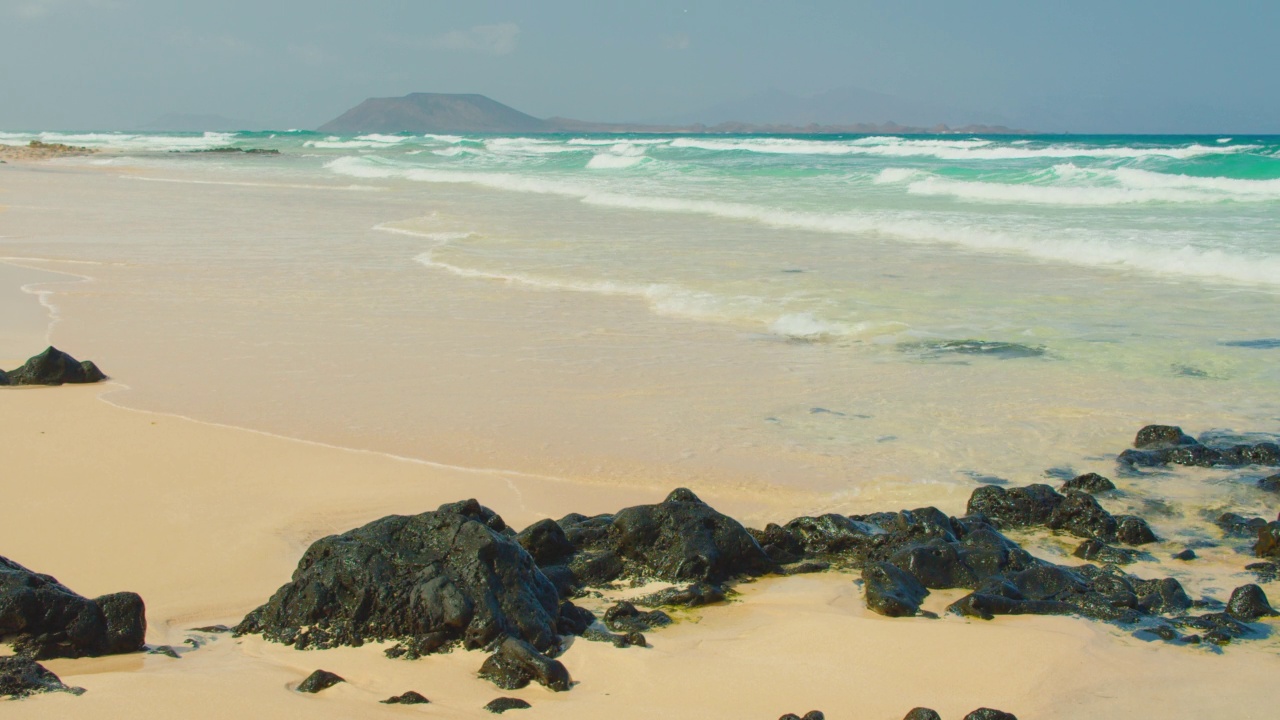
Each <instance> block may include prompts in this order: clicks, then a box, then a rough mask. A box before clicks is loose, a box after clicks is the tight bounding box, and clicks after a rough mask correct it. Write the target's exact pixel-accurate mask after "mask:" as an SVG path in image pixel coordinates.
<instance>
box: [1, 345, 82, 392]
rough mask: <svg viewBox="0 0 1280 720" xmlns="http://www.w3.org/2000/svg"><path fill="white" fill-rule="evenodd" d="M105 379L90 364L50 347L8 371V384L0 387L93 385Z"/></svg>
mask: <svg viewBox="0 0 1280 720" xmlns="http://www.w3.org/2000/svg"><path fill="white" fill-rule="evenodd" d="M106 377H107V376H106V375H103V374H102V371H101V370H99V369H98V366H97V365H94V364H93V363H92V362H90V361H88V360H85V361H84V362H80V361H79V360H76V359H75V358H73V357H71V356H70V355H68V354H66V353H64V352H62V351H61V350H59V349H57V348H55V347H53V346H52V345H50V346H49V347H48V348H46V349H45V351H44V352H42V353H40V354H39V355H35V356H33V357H31V358H30V359H28V360H27V362H26V363H25V364H23V366H22V367H20V368H18V369H16V370H10V371H9V372H8V374H7V380H8V382H0V385H6V384H7V385H62V384H64V383H77V384H79V383H95V382H99V381H101V380H105V379H106Z"/></svg>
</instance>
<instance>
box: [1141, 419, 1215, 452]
mask: <svg viewBox="0 0 1280 720" xmlns="http://www.w3.org/2000/svg"><path fill="white" fill-rule="evenodd" d="M1198 444H1199V443H1198V441H1197V440H1196V439H1195V438H1193V437H1191V436H1190V435H1188V434H1186V433H1184V432H1182V428H1180V427H1178V426H1176V425H1148V426H1146V427H1144V428H1142V429H1141V430H1139V431H1138V434H1137V436H1136V437H1134V439H1133V446H1134V447H1135V448H1137V449H1138V450H1148V449H1159V448H1170V447H1177V446H1179V445H1198Z"/></svg>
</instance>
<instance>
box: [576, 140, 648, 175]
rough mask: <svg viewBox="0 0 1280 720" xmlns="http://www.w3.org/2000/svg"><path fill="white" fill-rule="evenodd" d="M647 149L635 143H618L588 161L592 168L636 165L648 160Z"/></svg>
mask: <svg viewBox="0 0 1280 720" xmlns="http://www.w3.org/2000/svg"><path fill="white" fill-rule="evenodd" d="M644 152H645V149H644V148H643V147H638V146H636V145H635V144H633V143H616V144H614V145H613V146H612V147H610V148H609V152H603V153H597V154H596V155H595V156H594V157H592V158H591V160H589V161H588V162H587V168H588V169H590V170H619V169H623V168H629V167H635V166H636V165H639V164H641V163H643V162H645V161H647V160H649V158H648V157H646V156H645V154H644Z"/></svg>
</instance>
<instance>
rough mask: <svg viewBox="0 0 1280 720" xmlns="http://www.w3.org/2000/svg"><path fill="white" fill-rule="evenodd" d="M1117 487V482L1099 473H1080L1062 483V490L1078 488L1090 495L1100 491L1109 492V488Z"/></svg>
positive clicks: (1079, 490)
mask: <svg viewBox="0 0 1280 720" xmlns="http://www.w3.org/2000/svg"><path fill="white" fill-rule="evenodd" d="M1115 489H1116V486H1115V483H1113V482H1111V481H1110V480H1108V479H1107V478H1104V477H1102V476H1101V475H1099V474H1098V473H1086V474H1084V475H1079V476H1077V477H1073V478H1071V479H1070V480H1068V481H1066V482H1065V483H1063V484H1062V492H1067V491H1068V490H1076V491H1078V492H1085V493H1089V494H1090V495H1097V494H1098V493H1100V492H1107V491H1108V490H1115Z"/></svg>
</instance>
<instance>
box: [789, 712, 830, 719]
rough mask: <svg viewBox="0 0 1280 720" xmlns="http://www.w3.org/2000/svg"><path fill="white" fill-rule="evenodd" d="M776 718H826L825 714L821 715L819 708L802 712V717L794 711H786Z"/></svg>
mask: <svg viewBox="0 0 1280 720" xmlns="http://www.w3.org/2000/svg"><path fill="white" fill-rule="evenodd" d="M778 720H827V716H826V715H823V714H822V711H821V710H810V711H809V712H807V713H805V714H804V717H800V716H799V715H796V714H795V713H787V714H786V715H783V716H782V717H780V718H778Z"/></svg>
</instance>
